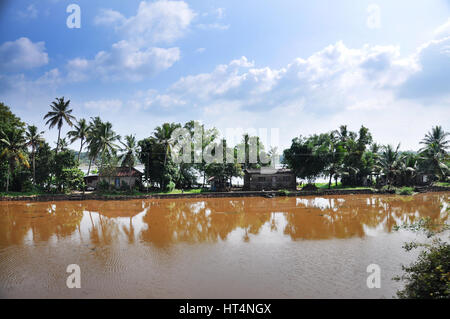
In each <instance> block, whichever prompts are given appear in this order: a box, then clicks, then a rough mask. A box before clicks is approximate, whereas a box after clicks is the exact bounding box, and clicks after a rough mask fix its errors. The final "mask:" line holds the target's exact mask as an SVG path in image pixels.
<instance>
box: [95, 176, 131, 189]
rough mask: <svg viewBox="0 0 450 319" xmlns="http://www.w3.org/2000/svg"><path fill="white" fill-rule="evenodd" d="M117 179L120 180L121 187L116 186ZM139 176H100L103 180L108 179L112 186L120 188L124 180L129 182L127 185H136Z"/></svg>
mask: <svg viewBox="0 0 450 319" xmlns="http://www.w3.org/2000/svg"><path fill="white" fill-rule="evenodd" d="M116 179H118V180H119V187H116ZM137 179H138V178H137V177H134V176H133V177H131V176H123V177H114V176H111V177H103V176H101V177H100V180H101V181H103V180H105V181H107V182H108V183H109V184H110V185H111V186H112V187H115V188H120V186H121V185H122V181H124V182H125V183H127V185H130V184H131V187H134V186H135V185H136V181H137Z"/></svg>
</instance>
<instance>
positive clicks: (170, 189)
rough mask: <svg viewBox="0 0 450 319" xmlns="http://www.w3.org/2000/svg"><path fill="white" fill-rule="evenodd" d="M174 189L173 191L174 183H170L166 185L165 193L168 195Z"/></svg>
mask: <svg viewBox="0 0 450 319" xmlns="http://www.w3.org/2000/svg"><path fill="white" fill-rule="evenodd" d="M174 189H175V183H174V182H173V181H170V182H169V184H167V186H166V191H167V192H169V193H170V192H172V191H173V190H174Z"/></svg>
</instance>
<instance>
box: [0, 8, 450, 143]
mask: <svg viewBox="0 0 450 319" xmlns="http://www.w3.org/2000/svg"><path fill="white" fill-rule="evenodd" d="M73 4H76V5H78V7H79V9H80V14H79V18H80V19H79V20H78V19H75V20H74V19H73V16H72V14H73V13H75V11H73V10H72V9H71V8H72V7H71V5H73ZM68 9H70V10H68ZM68 20H69V24H68ZM78 21H79V22H80V23H79V25H76V23H75V22H78ZM74 24H75V26H79V28H78V27H73V26H74ZM69 26H70V27H69ZM61 96H64V97H65V98H66V99H70V100H71V104H70V105H71V107H72V108H73V113H74V115H75V116H76V117H77V118H86V119H89V118H90V117H93V116H100V117H101V118H102V119H103V120H105V121H106V120H108V121H110V122H111V123H112V124H113V128H114V130H115V131H116V132H117V133H119V134H121V135H122V136H123V135H126V134H136V137H137V138H139V139H141V138H145V137H148V136H150V135H151V134H152V132H153V130H154V128H155V127H156V126H157V125H161V124H162V123H164V122H178V123H185V122H187V121H189V120H197V121H200V122H202V123H203V124H205V126H206V127H213V126H214V127H217V128H219V130H220V131H221V132H222V134H224V135H225V134H226V133H225V132H226V131H227V129H232V130H239V129H241V130H243V131H249V132H255V133H256V134H258V135H261V136H262V135H264V136H262V138H263V139H264V138H266V139H267V142H266V144H271V146H276V147H278V148H279V149H280V150H282V149H284V148H286V147H288V146H289V145H290V142H291V140H292V138H294V137H296V136H299V135H304V136H307V135H309V134H314V133H325V132H328V131H331V130H334V129H337V128H338V127H339V126H340V125H344V124H345V125H348V127H349V129H351V130H355V131H356V130H358V129H359V127H360V126H361V125H364V126H366V127H368V128H369V129H370V131H371V132H372V135H373V138H374V140H375V141H376V142H379V143H382V144H397V143H399V142H401V149H403V150H417V149H418V148H419V147H420V145H419V142H420V140H421V139H422V138H423V136H424V135H425V133H426V132H427V131H429V130H430V129H431V127H432V126H434V125H442V126H443V127H444V129H446V130H447V131H448V130H449V129H450V121H449V118H450V0H427V1H425V0H417V1H416V0H408V1H404V0H396V1H381V0H380V1H375V0H372V1H365V0H358V1H353V0H339V1H337V0H315V1H291V0H290V1H288V0H277V1H269V0H245V1H237V0H226V1H218V0H196V1H131V0H130V1H121V0H108V1H98V0H89V1H88V0H84V1H82V0H80V1H75V0H71V1H64V0H39V1H37V0H34V1H33V0H14V1H12V0H0V101H1V102H3V103H5V104H6V105H8V106H10V108H11V110H12V111H13V112H14V113H15V114H17V115H18V116H19V117H21V118H22V120H24V121H25V122H27V123H28V124H34V125H37V126H38V127H39V128H40V129H45V130H46V132H45V134H44V135H45V137H46V138H47V139H48V140H50V141H52V142H53V141H55V140H56V137H57V131H56V129H53V130H50V131H49V130H48V128H46V127H45V121H44V120H43V116H44V115H45V114H46V112H48V111H49V109H50V107H49V105H50V103H51V102H52V101H54V100H55V98H56V97H61ZM68 129H69V128H68V127H67V126H65V127H64V128H63V133H65V132H67V130H68ZM267 132H269V133H267ZM271 132H272V133H271ZM72 147H73V148H74V149H77V148H78V145H73V146H72Z"/></svg>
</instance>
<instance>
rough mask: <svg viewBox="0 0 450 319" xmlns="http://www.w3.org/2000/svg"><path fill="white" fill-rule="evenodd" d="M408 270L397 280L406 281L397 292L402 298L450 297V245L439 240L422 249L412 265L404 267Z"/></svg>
mask: <svg viewBox="0 0 450 319" xmlns="http://www.w3.org/2000/svg"><path fill="white" fill-rule="evenodd" d="M402 268H403V270H404V271H405V272H406V274H405V275H403V276H401V277H396V278H394V279H395V280H404V281H406V285H405V288H404V289H403V290H401V291H398V292H397V296H398V297H399V298H402V299H406V298H407V299H416V298H420V299H425V298H427V299H430V298H431V299H444V298H445V299H448V298H450V245H449V244H448V243H446V242H437V243H436V244H434V245H432V246H430V247H428V248H427V249H426V250H425V251H422V252H421V253H420V255H419V258H418V260H417V261H416V262H414V263H413V264H412V265H411V266H409V267H406V266H403V267H402Z"/></svg>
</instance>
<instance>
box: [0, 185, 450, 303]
mask: <svg viewBox="0 0 450 319" xmlns="http://www.w3.org/2000/svg"><path fill="white" fill-rule="evenodd" d="M449 199H450V194H449V193H448V192H447V193H429V194H418V195H414V196H393V195H345V196H324V197H304V198H300V197H297V198H296V197H286V198H284V197H277V198H231V199H230V198H208V199H198V198H197V199H170V200H169V199H162V200H130V201H78V202H77V201H67V202H0V297H2V298H17V297H22V298H23V297H24V298H48V297H52V298H392V297H393V296H394V295H395V291H396V290H397V289H398V288H400V287H401V284H400V283H397V282H395V281H393V280H391V278H392V277H393V276H395V275H398V274H401V272H402V271H401V264H408V263H410V262H412V261H413V260H414V259H415V258H416V257H417V252H405V251H404V250H403V249H402V245H403V243H404V242H408V241H411V240H418V239H420V240H424V237H423V236H420V235H417V234H414V233H411V232H408V231H404V230H401V231H394V227H395V226H396V225H401V224H403V223H411V222H414V221H417V220H418V219H419V218H421V217H430V218H431V219H432V220H433V221H435V222H445V221H447V218H448V212H447V211H446V208H447V206H448V202H449ZM69 264H77V265H79V266H80V269H81V288H80V289H77V288H73V289H69V288H67V285H66V280H67V277H68V276H69V275H70V274H68V273H67V272H66V268H67V266H68V265H69ZM369 264H377V265H379V266H380V269H381V288H373V289H369V288H368V287H367V284H366V280H367V277H368V276H369V275H370V274H369V273H367V271H366V270H367V266H368V265H369Z"/></svg>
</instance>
